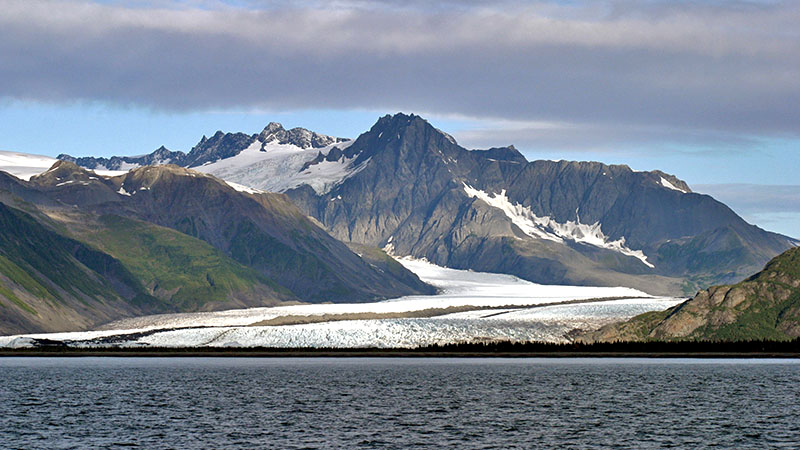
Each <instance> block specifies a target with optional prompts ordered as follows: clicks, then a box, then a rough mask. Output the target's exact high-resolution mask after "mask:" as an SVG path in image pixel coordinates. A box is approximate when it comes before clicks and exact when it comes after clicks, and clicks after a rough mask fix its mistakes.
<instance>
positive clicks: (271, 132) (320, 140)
mask: <svg viewBox="0 0 800 450" xmlns="http://www.w3.org/2000/svg"><path fill="white" fill-rule="evenodd" d="M257 139H258V140H259V141H261V142H263V143H264V144H269V143H273V142H274V143H278V144H284V145H286V144H289V145H295V146H297V147H300V148H303V149H307V148H322V147H327V146H328V145H331V144H336V143H339V142H344V141H347V139H344V138H338V137H333V136H328V135H325V134H319V133H315V132H313V131H309V130H307V129H305V128H299V127H297V128H292V129H291V130H286V129H285V128H283V125H281V124H280V123H277V122H270V123H269V124H268V125H267V126H266V127H264V130H263V131H261V133H259V134H258V137H257Z"/></svg>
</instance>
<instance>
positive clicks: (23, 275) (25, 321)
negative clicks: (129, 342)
mask: <svg viewBox="0 0 800 450" xmlns="http://www.w3.org/2000/svg"><path fill="white" fill-rule="evenodd" d="M0 229H2V233H0V333H3V334H5V333H13V332H22V331H28V332H29V331H58V330H71V329H83V328H87V327H89V326H91V325H95V324H97V323H101V322H106V321H109V320H112V319H115V318H117V317H125V316H131V315H134V314H136V313H140V314H143V313H145V312H159V311H165V310H166V309H163V308H159V304H158V301H157V300H156V299H154V298H152V297H150V296H149V295H147V293H146V291H145V290H144V289H143V287H142V286H141V283H140V282H139V280H137V279H136V277H135V276H134V275H133V274H131V273H130V271H128V270H127V269H126V268H125V267H124V266H123V265H122V264H121V263H120V262H119V261H118V260H115V259H114V258H112V257H111V256H109V255H107V254H104V253H102V252H99V251H97V250H94V249H92V248H90V247H88V246H86V245H85V244H82V243H80V242H78V241H75V240H73V239H70V238H67V237H64V236H62V235H60V234H59V233H56V232H55V231H53V230H51V229H49V228H48V227H46V226H44V225H42V224H41V223H39V222H38V221H37V220H36V219H35V218H34V217H32V216H31V215H29V214H27V213H25V212H23V211H21V210H18V209H16V208H13V207H10V206H8V205H6V204H5V203H2V202H0Z"/></svg>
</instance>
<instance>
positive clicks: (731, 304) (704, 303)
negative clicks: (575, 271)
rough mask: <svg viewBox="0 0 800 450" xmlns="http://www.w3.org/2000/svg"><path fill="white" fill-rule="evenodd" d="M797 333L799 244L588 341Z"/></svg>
mask: <svg viewBox="0 0 800 450" xmlns="http://www.w3.org/2000/svg"><path fill="white" fill-rule="evenodd" d="M798 336H800V247H798V248H793V249H790V250H788V251H786V252H785V253H783V254H781V255H779V256H777V257H776V258H774V259H773V260H772V261H770V262H769V263H768V264H767V265H766V267H765V268H764V270H763V271H761V272H759V273H758V274H756V275H753V276H752V277H750V278H748V279H747V280H745V281H742V282H740V283H737V284H734V285H728V286H713V287H710V288H708V289H706V290H703V291H700V292H699V293H697V295H695V297H694V298H692V299H690V300H687V301H686V302H684V303H681V304H680V305H677V306H675V307H672V308H670V309H668V310H666V311H656V312H650V313H646V314H642V315H640V316H636V317H634V318H633V319H631V320H629V321H627V322H623V323H621V324H616V325H610V326H607V327H604V328H602V329H600V330H599V331H597V332H595V333H592V334H590V335H588V336H586V337H585V339H586V340H589V341H617V340H625V341H633V340H725V341H732V340H733V341H736V340H758V339H769V340H786V339H793V338H796V337H798Z"/></svg>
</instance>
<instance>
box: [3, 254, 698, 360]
mask: <svg viewBox="0 0 800 450" xmlns="http://www.w3.org/2000/svg"><path fill="white" fill-rule="evenodd" d="M398 261H399V262H400V263H401V264H403V265H404V266H406V267H407V268H408V269H410V270H412V271H413V272H415V273H416V274H417V275H418V276H419V277H420V278H421V279H422V280H423V281H425V282H428V283H430V284H432V285H434V286H436V287H437V288H438V289H439V293H438V294H436V295H427V296H422V295H419V296H406V297H400V298H396V299H391V300H385V301H380V302H372V303H352V304H302V305H290V306H277V307H268V308H249V309H238V310H228V311H217V312H200V313H182V314H162V315H154V316H145V317H137V318H131V319H124V320H120V321H116V322H113V323H111V324H107V325H106V326H104V327H102V329H98V330H93V331H85V332H72V333H48V334H25V335H16V336H5V337H0V347H28V346H33V345H34V344H35V340H36V339H49V340H53V341H60V342H63V343H65V344H66V345H69V346H75V347H108V346H121V347H148V346H157V347H256V346H263V347H298V348H302V347H305V348H308V347H334V348H355V347H378V348H390V347H403V348H411V347H418V346H425V345H431V344H437V343H438V344H444V343H453V342H475V341H491V340H510V341H520V342H524V341H544V342H567V341H568V338H567V337H566V335H567V333H568V332H570V331H571V330H574V329H576V328H578V329H596V328H599V327H600V326H602V325H605V324H608V323H611V322H615V321H618V320H624V319H627V318H629V317H632V316H634V315H637V314H640V313H643V312H647V311H653V310H663V309H666V308H668V307H670V306H673V305H675V304H677V303H679V302H681V301H682V300H683V299H678V298H671V297H651V296H649V295H647V294H645V293H643V292H641V291H637V290H635V289H631V288H624V287H585V286H550V285H539V284H535V283H531V282H528V281H525V280H521V279H519V278H517V277H514V276H512V275H502V274H493V273H482V272H472V271H468V270H456V269H449V268H445V267H440V266H436V265H434V264H431V263H429V262H427V261H424V260H414V259H410V258H402V259H398ZM564 302H570V303H564ZM537 305H538V306H537ZM448 307H468V308H467V309H469V310H467V311H460V312H455V313H450V314H443V315H440V316H434V317H408V318H379V319H366V320H338V321H327V322H318V323H306V324H298V325H274V326H254V324H257V323H259V322H262V321H264V320H269V319H273V318H276V317H282V316H322V315H325V314H327V315H331V314H334V315H335V314H354V313H375V314H387V313H399V312H414V311H424V310H428V309H431V308H448ZM110 338H113V339H110Z"/></svg>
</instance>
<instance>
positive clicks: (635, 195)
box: [59, 113, 798, 295]
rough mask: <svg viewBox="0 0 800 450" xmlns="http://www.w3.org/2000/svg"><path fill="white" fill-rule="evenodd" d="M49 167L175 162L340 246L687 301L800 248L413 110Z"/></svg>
mask: <svg viewBox="0 0 800 450" xmlns="http://www.w3.org/2000/svg"><path fill="white" fill-rule="evenodd" d="M59 158H61V159H65V160H70V161H74V162H76V163H78V164H80V165H82V166H84V167H86V168H100V169H127V168H130V167H138V166H144V165H147V164H151V163H152V162H153V161H160V162H171V163H178V164H181V165H183V166H186V167H192V168H194V169H196V170H198V171H201V172H205V173H210V174H213V175H215V176H217V177H220V178H222V179H225V180H226V181H228V182H231V183H236V184H239V185H243V186H247V187H248V188H251V189H255V190H267V191H275V192H283V193H285V195H286V196H287V197H288V198H289V199H290V200H291V202H292V203H294V204H295V205H296V206H297V207H298V208H300V210H301V211H302V212H303V213H305V214H307V215H309V216H310V217H313V218H315V219H316V220H318V221H319V222H320V223H321V224H322V225H324V227H325V228H326V229H327V231H328V232H329V233H330V234H331V235H332V236H333V237H335V238H337V239H339V240H341V241H343V242H346V243H351V244H360V245H366V246H370V247H380V248H384V249H385V250H386V251H387V252H389V253H392V254H395V255H399V256H412V257H416V258H425V259H427V260H429V261H431V262H433V263H435V264H439V265H443V266H448V267H453V268H460V269H473V270H481V271H488V272H501V273H509V274H513V275H517V276H519V277H522V278H524V279H527V280H531V281H534V282H539V283H546V284H576V285H601V286H617V285H624V286H630V287H634V288H637V289H641V290H644V291H646V292H649V293H653V294H672V295H688V294H691V293H694V292H696V291H697V289H700V288H705V287H707V286H710V285H712V284H719V283H729V282H734V281H738V280H740V279H742V278H744V277H746V276H747V275H748V274H750V273H753V272H755V271H756V270H758V269H760V268H761V267H763V264H764V263H766V262H767V261H768V260H769V259H770V258H772V257H774V256H775V255H777V254H779V253H781V252H783V251H785V250H786V249H788V248H791V247H793V246H795V245H797V244H798V242H797V241H796V240H794V239H792V238H790V237H787V236H782V235H779V234H776V233H771V232H768V231H765V230H762V229H760V228H758V227H756V226H754V225H750V224H748V223H746V222H745V221H744V220H743V219H742V218H741V217H739V216H738V215H737V214H736V213H735V212H733V211H732V210H731V209H730V208H728V207H727V206H725V205H724V204H722V203H721V202H718V201H716V200H715V199H713V198H712V197H710V196H708V195H703V194H699V193H695V192H692V190H691V188H690V187H689V186H688V185H687V184H686V183H685V182H684V181H682V180H680V179H678V178H677V177H675V176H674V175H670V174H666V173H663V172H660V171H649V172H640V171H634V170H631V169H630V168H629V167H628V166H624V165H606V164H603V163H599V162H575V161H528V160H527V159H526V158H525V157H524V156H523V155H522V154H521V153H520V152H519V151H518V150H517V149H515V148H514V147H513V146H509V147H497V148H491V149H487V150H468V149H466V148H464V147H461V146H460V145H458V143H457V142H456V141H455V139H454V138H453V137H452V136H450V135H448V134H447V133H445V132H443V131H441V130H438V129H436V128H435V127H433V126H432V125H431V124H430V123H428V122H427V121H426V120H424V119H423V118H421V117H419V116H416V115H413V114H411V115H406V114H402V113H398V114H395V115H387V116H384V117H381V118H380V119H379V120H378V121H377V122H376V123H375V125H373V126H372V128H371V129H370V130H368V131H367V132H365V133H363V134H362V135H361V136H359V137H358V138H357V139H355V140H347V139H343V138H334V137H330V136H324V135H320V134H317V133H313V132H311V131H308V130H304V129H298V128H295V129H292V130H289V131H286V130H285V129H283V127H282V126H281V125H279V124H276V123H271V124H269V125H268V126H267V127H266V128H265V129H264V130H263V131H262V132H261V133H258V134H252V135H247V134H243V133H223V132H221V131H220V132H217V133H216V134H214V135H213V136H212V138H210V139H209V138H206V137H203V138H202V139H201V140H200V142H199V143H198V144H197V145H196V146H195V147H194V148H192V150H191V151H190V152H189V153H188V154H184V153H182V152H171V151H169V150H166V149H164V148H163V147H162V148H160V149H158V150H156V151H155V152H154V153H152V154H150V155H145V156H140V157H136V158H130V157H128V158H124V157H114V158H109V159H105V158H86V157H84V158H73V157H70V156H68V155H60V156H59Z"/></svg>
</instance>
